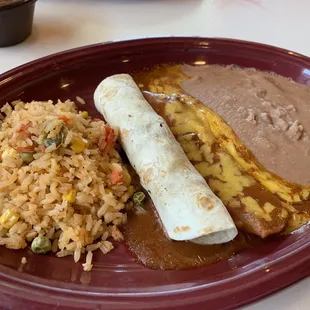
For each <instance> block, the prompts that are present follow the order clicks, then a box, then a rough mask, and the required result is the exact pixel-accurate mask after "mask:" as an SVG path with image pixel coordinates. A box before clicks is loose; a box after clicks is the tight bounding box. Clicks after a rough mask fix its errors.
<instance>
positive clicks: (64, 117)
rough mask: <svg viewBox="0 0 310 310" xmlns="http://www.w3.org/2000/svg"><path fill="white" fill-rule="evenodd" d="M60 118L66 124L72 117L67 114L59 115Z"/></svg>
mask: <svg viewBox="0 0 310 310" xmlns="http://www.w3.org/2000/svg"><path fill="white" fill-rule="evenodd" d="M58 118H59V119H61V120H62V121H63V122H64V123H65V124H66V125H68V124H69V123H70V119H69V118H68V117H67V116H65V115H59V116H58Z"/></svg>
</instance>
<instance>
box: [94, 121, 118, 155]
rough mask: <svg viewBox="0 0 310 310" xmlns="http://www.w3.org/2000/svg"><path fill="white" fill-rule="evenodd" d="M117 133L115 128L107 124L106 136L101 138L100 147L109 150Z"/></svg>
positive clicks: (103, 150)
mask: <svg viewBox="0 0 310 310" xmlns="http://www.w3.org/2000/svg"><path fill="white" fill-rule="evenodd" d="M114 142H115V134H114V130H113V128H111V127H109V126H106V127H105V134H104V136H102V137H100V138H99V142H98V147H99V150H100V151H101V152H106V153H107V152H109V151H110V150H111V149H112V148H113V144H114Z"/></svg>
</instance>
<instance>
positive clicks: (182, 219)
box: [94, 74, 237, 244]
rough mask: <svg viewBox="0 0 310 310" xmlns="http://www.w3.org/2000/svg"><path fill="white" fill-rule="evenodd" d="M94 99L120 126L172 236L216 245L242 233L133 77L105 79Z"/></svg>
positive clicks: (130, 154) (109, 119) (114, 124)
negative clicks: (238, 232) (145, 97)
mask: <svg viewBox="0 0 310 310" xmlns="http://www.w3.org/2000/svg"><path fill="white" fill-rule="evenodd" d="M94 100H95V105H96V107H97V109H98V111H99V112H100V113H101V114H103V116H104V118H105V119H106V121H107V122H108V123H109V124H110V125H111V126H112V127H118V128H119V130H120V138H121V143H122V146H123V148H124V150H125V152H126V154H127V156H128V158H129V160H130V163H131V165H132V166H133V167H134V169H135V170H136V171H137V173H138V175H139V177H140V181H141V184H142V186H143V187H144V188H145V189H146V190H147V191H148V192H149V194H150V196H151V198H152V200H153V203H154V205H155V207H156V210H157V212H158V214H159V216H160V219H161V221H162V224H163V227H164V228H165V230H166V232H167V234H168V236H169V238H171V239H173V240H182V241H184V240H189V241H192V242H195V243H200V244H216V243H224V242H228V241H230V240H232V239H233V238H234V237H235V236H236V235H237V229H236V227H235V224H234V222H233V220H232V218H231V217H230V215H229V213H228V211H227V210H226V208H225V206H224V205H223V203H222V201H221V200H220V199H219V198H218V197H217V196H216V195H215V194H214V193H213V192H212V191H211V189H210V188H209V186H208V184H207V183H206V181H205V180H204V178H203V177H202V176H201V175H200V174H199V173H198V172H197V171H196V169H195V168H194V167H193V166H192V164H191V163H190V162H189V160H188V158H187V157H186V155H185V153H184V151H183V149H182V148H181V146H180V145H179V143H178V142H177V141H176V139H175V138H174V136H173V134H172V132H171V131H170V129H169V127H168V125H167V124H166V122H165V121H164V119H163V118H162V117H160V116H159V115H158V114H157V113H156V112H155V111H154V110H153V108H152V107H151V106H150V105H149V103H148V102H147V101H146V100H145V99H144V97H143V95H142V93H141V92H140V90H139V88H138V86H137V85H136V84H135V82H134V80H133V79H132V77H131V76H130V75H127V74H119V75H114V76H111V77H108V78H106V79H105V80H103V81H102V82H101V83H100V85H99V86H98V87H97V89H96V91H95V94H94Z"/></svg>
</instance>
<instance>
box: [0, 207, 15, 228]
mask: <svg viewBox="0 0 310 310" xmlns="http://www.w3.org/2000/svg"><path fill="white" fill-rule="evenodd" d="M18 219H19V215H18V214H17V213H16V212H15V211H12V210H6V211H5V212H4V213H3V214H2V215H1V217H0V224H1V225H2V226H3V227H4V228H6V229H10V228H11V227H12V226H13V225H15V224H16V223H17V221H18Z"/></svg>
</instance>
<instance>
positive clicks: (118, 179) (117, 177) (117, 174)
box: [111, 170, 122, 185]
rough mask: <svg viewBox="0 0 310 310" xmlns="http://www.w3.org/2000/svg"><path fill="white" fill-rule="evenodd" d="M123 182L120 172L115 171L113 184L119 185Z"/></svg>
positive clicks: (112, 178) (112, 174)
mask: <svg viewBox="0 0 310 310" xmlns="http://www.w3.org/2000/svg"><path fill="white" fill-rule="evenodd" d="M121 181H122V176H121V174H120V172H119V171H117V170H113V171H112V173H111V183H112V185H116V184H119V183H121Z"/></svg>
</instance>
